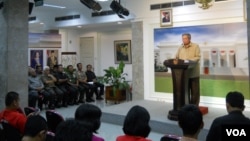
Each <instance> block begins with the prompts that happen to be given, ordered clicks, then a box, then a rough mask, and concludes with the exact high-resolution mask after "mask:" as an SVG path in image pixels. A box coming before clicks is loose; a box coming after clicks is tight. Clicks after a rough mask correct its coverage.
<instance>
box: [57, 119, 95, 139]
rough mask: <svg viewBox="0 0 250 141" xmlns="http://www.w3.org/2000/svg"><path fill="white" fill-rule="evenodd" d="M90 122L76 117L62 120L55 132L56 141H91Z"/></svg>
mask: <svg viewBox="0 0 250 141" xmlns="http://www.w3.org/2000/svg"><path fill="white" fill-rule="evenodd" d="M91 140H92V132H91V131H90V130H89V124H87V123H86V122H80V121H77V120H74V119H68V120H66V121H64V122H61V123H60V124H59V125H58V127H57V129H56V133H55V138H54V141H91Z"/></svg>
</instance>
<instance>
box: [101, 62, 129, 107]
mask: <svg viewBox="0 0 250 141" xmlns="http://www.w3.org/2000/svg"><path fill="white" fill-rule="evenodd" d="M124 67H125V64H124V62H122V61H121V62H120V63H119V65H118V66H117V67H116V68H115V67H109V68H108V69H104V71H105V75H104V77H103V81H104V83H105V84H107V85H108V86H106V102H107V100H113V101H115V103H116V102H119V101H122V100H126V90H127V89H128V88H129V84H128V82H127V81H126V77H125V76H127V73H124V72H123V70H124Z"/></svg>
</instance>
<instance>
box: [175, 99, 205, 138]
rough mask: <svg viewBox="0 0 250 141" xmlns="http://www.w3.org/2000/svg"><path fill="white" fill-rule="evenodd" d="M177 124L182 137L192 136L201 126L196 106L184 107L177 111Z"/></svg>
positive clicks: (199, 112)
mask: <svg viewBox="0 0 250 141" xmlns="http://www.w3.org/2000/svg"><path fill="white" fill-rule="evenodd" d="M178 122H179V125H180V127H181V128H182V131H183V134H184V135H194V134H196V133H197V131H198V130H199V129H200V128H201V126H202V124H203V118H202V113H201V111H200V109H199V108H198V107H197V106H196V105H193V104H188V105H185V106H183V107H182V108H181V109H180V111H179V115H178Z"/></svg>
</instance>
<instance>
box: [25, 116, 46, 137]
mask: <svg viewBox="0 0 250 141" xmlns="http://www.w3.org/2000/svg"><path fill="white" fill-rule="evenodd" d="M47 130H48V127H47V122H46V120H45V119H44V118H43V117H42V116H40V115H33V116H30V117H28V119H27V122H26V124H25V128H24V136H23V138H22V141H45V139H46V133H47Z"/></svg>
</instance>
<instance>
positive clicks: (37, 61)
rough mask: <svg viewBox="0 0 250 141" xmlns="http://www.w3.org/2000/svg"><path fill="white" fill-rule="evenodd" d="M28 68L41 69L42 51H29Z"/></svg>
mask: <svg viewBox="0 0 250 141" xmlns="http://www.w3.org/2000/svg"><path fill="white" fill-rule="evenodd" d="M29 58H30V67H32V68H34V69H35V68H36V66H41V67H42V68H43V50H42V49H41V50H40V49H38V50H37V49H30V57H29Z"/></svg>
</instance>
